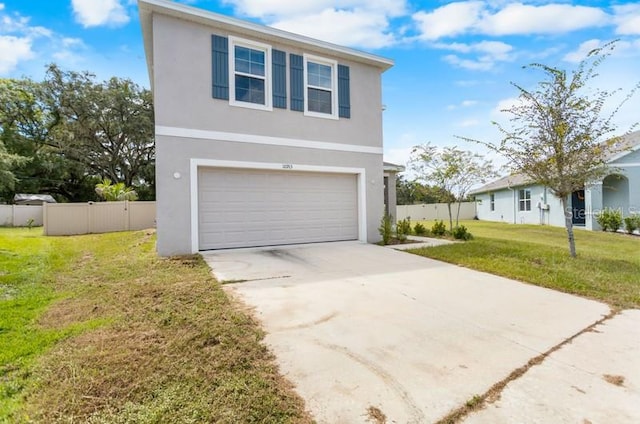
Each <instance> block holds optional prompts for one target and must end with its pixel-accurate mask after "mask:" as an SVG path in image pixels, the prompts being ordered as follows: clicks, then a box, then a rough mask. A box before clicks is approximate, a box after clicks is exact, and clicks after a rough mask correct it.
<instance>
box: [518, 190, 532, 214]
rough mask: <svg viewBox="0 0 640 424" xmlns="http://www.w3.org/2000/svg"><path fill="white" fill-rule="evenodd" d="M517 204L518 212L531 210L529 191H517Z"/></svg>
mask: <svg viewBox="0 0 640 424" xmlns="http://www.w3.org/2000/svg"><path fill="white" fill-rule="evenodd" d="M518 202H519V208H518V210H520V211H530V210H531V190H528V189H524V190H519V191H518Z"/></svg>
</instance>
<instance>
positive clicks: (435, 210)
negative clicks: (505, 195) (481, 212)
mask: <svg viewBox="0 0 640 424" xmlns="http://www.w3.org/2000/svg"><path fill="white" fill-rule="evenodd" d="M457 212H458V204H457V203H454V204H452V205H451V214H452V215H453V219H454V220H455V219H456V213H457ZM396 214H397V215H398V216H397V217H396V219H397V220H401V219H405V218H409V217H410V218H411V220H412V221H433V220H436V219H440V220H442V221H446V220H448V219H449V210H448V209H447V204H446V203H430V204H422V205H397V206H396ZM475 216H476V204H475V202H462V204H461V205H460V219H461V220H463V219H473V218H474V217H475Z"/></svg>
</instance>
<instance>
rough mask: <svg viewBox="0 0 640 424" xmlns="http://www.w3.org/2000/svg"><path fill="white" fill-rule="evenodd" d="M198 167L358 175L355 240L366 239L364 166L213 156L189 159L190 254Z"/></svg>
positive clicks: (195, 246) (195, 243)
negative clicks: (324, 164)
mask: <svg viewBox="0 0 640 424" xmlns="http://www.w3.org/2000/svg"><path fill="white" fill-rule="evenodd" d="M198 168H235V169H262V170H273V171H292V172H320V173H327V174H354V175H357V178H358V240H359V241H361V242H363V243H366V242H367V185H366V181H367V178H366V170H365V168H349V167H340V166H317V165H298V164H290V163H274V162H245V161H230V160H217V159H199V158H191V164H190V174H191V175H190V177H191V178H190V187H189V189H190V192H191V253H198V251H199V243H200V240H199V228H198Z"/></svg>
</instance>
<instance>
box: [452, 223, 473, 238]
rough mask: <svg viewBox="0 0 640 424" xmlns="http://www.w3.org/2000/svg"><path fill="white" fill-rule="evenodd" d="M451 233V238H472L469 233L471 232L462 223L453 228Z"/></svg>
mask: <svg viewBox="0 0 640 424" xmlns="http://www.w3.org/2000/svg"><path fill="white" fill-rule="evenodd" d="M451 235H453V238H454V239H456V240H465V241H466V240H471V239H472V238H473V236H472V235H471V233H470V232H469V231H467V227H465V226H464V225H460V226H458V227H455V228H454V229H453V231H452V232H451Z"/></svg>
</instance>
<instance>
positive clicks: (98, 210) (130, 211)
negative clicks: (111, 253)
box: [43, 200, 156, 236]
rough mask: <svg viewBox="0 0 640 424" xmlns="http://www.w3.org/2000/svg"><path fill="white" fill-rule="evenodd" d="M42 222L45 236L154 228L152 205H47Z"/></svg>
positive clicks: (105, 203) (154, 217) (143, 203)
mask: <svg viewBox="0 0 640 424" xmlns="http://www.w3.org/2000/svg"><path fill="white" fill-rule="evenodd" d="M43 221H44V222H43V223H44V234H45V235H47V236H65V235H73V234H91V233H109V232H113V231H128V230H142V229H145V228H152V227H155V226H156V202H140V201H136V202H129V201H126V200H125V201H123V202H95V203H94V202H89V203H56V204H51V203H49V204H45V206H44V217H43Z"/></svg>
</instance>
